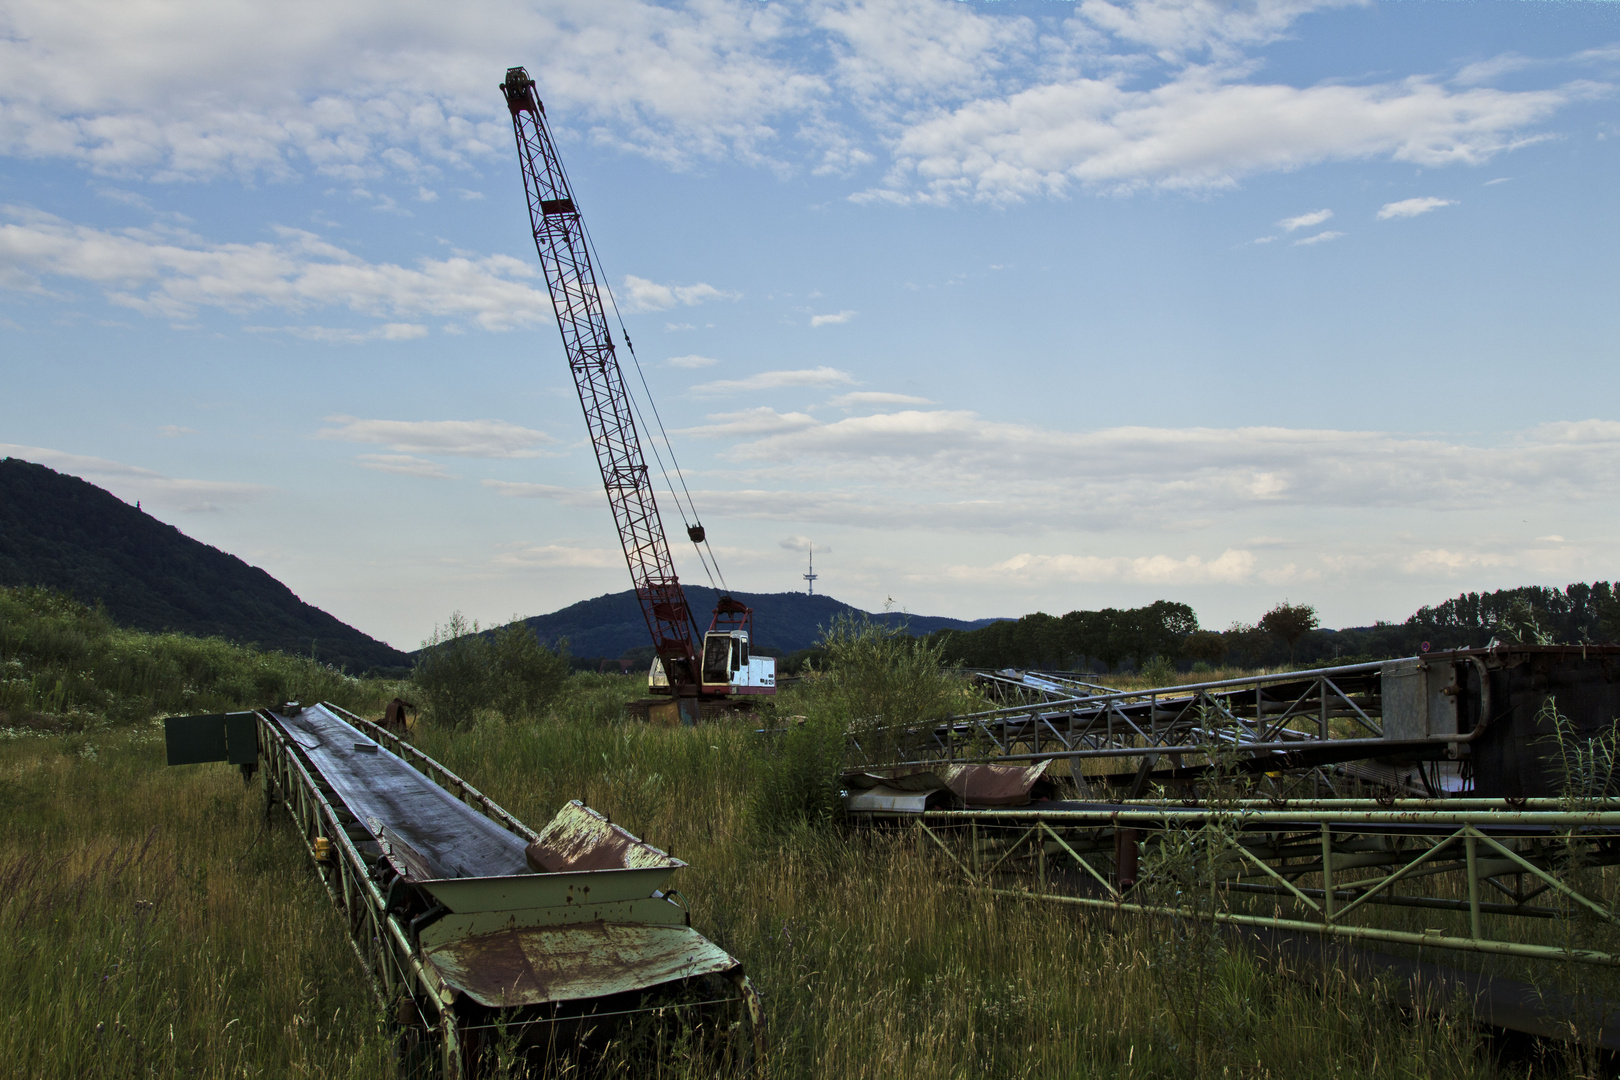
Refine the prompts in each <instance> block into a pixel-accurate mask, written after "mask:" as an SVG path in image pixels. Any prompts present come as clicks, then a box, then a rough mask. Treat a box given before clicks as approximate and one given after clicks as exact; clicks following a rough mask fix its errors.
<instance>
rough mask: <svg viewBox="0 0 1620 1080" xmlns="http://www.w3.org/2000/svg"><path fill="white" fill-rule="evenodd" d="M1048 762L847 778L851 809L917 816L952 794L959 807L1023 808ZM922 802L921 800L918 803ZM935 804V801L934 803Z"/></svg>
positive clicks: (919, 769) (933, 768)
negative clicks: (941, 796) (941, 795)
mask: <svg viewBox="0 0 1620 1080" xmlns="http://www.w3.org/2000/svg"><path fill="white" fill-rule="evenodd" d="M1051 764H1052V763H1051V762H1050V761H1038V762H1035V763H1034V764H1032V765H946V764H943V763H941V764H937V765H932V766H922V767H915V768H907V769H893V770H885V771H884V772H882V773H875V772H850V773H845V774H844V777H843V779H844V785H845V787H846V788H847V789H848V791H849V794H848V795H847V796H846V798H845V800H844V804H845V806H846V807H847V808H849V809H851V810H888V811H896V812H909V813H918V812H921V811H922V809H923V808H924V805H927V806H930V807H932V806H934V805H936V804H937V803H938V801H939V800H938V799H937V798H934V796H936V795H937V794H938V793H939V792H941V791H949V792H950V794H951V796H953V799H952V802H954V803H955V804H956V805H959V806H965V807H977V806H1023V805H1024V804H1025V803H1028V802H1029V801H1030V798H1031V794H1032V792H1033V791H1034V789H1035V785H1036V784H1037V783H1039V782H1040V781H1041V779H1042V778H1043V777H1045V775H1046V770H1047V768H1048V767H1049V766H1050V765H1051ZM919 799H920V801H919ZM930 800H932V801H930Z"/></svg>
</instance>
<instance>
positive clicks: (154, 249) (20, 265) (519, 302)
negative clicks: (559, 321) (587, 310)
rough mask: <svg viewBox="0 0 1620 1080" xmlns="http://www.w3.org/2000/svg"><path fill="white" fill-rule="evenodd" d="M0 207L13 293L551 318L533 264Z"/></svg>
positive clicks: (404, 329)
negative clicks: (41, 278) (363, 252)
mask: <svg viewBox="0 0 1620 1080" xmlns="http://www.w3.org/2000/svg"><path fill="white" fill-rule="evenodd" d="M6 210H7V214H8V216H10V217H11V218H12V219H13V220H12V221H11V222H10V223H7V224H4V225H0V281H3V282H6V283H9V284H10V285H11V287H13V288H29V287H32V288H38V287H40V285H39V282H38V281H37V279H36V278H35V275H45V276H48V277H58V278H65V279H68V280H76V281H83V282H86V283H88V284H91V285H94V286H97V287H99V288H101V289H103V290H104V291H105V293H106V295H107V299H108V300H109V301H111V302H112V303H114V304H118V305H120V306H123V307H128V308H131V309H133V310H136V311H140V312H143V313H145V314H148V315H154V316H160V317H164V318H170V319H189V318H192V317H194V316H195V314H196V311H197V309H198V308H201V307H214V308H221V309H223V310H226V311H232V312H246V311H251V310H255V309H260V308H279V309H282V310H285V311H303V310H306V309H310V308H320V307H344V308H348V309H349V310H351V311H354V312H358V313H359V314H362V315H370V316H375V317H388V316H395V317H398V316H422V315H437V316H446V317H450V318H462V319H468V320H470V321H471V322H473V323H476V324H477V325H479V326H481V327H483V328H484V329H486V330H508V329H512V328H514V327H518V326H530V325H534V324H536V323H541V322H545V321H548V320H550V319H551V318H552V308H551V299H550V297H549V296H548V295H547V294H546V293H545V292H544V291H541V290H537V289H535V288H534V287H533V286H532V285H530V284H528V283H527V281H525V280H523V279H528V278H533V277H534V276H535V271H534V269H533V268H532V267H530V266H529V265H528V264H527V263H523V262H520V261H519V260H517V259H514V258H512V257H510V256H507V255H489V256H484V257H479V258H471V257H467V256H455V257H453V258H449V259H419V260H417V263H416V265H415V267H404V266H400V265H397V264H394V263H370V262H366V261H365V260H363V259H361V258H359V257H358V256H356V255H354V254H352V253H350V252H348V251H345V250H344V249H342V248H340V247H337V246H335V245H333V244H329V243H327V242H326V241H325V240H323V239H321V238H320V237H319V236H317V235H315V234H314V233H310V232H305V231H303V230H301V229H287V228H280V229H277V230H276V232H277V234H278V236H279V239H278V240H277V241H276V242H273V243H272V242H260V243H256V244H235V243H232V244H220V243H210V242H207V241H205V240H202V239H201V238H199V237H196V236H194V235H192V234H190V233H186V232H179V231H174V230H163V231H158V230H154V229H123V230H116V231H113V230H103V229H96V228H91V227H90V226H86V225H73V224H70V223H68V222H65V221H63V220H62V219H60V218H57V217H53V216H51V215H49V214H42V213H39V212H38V211H33V210H29V209H27V208H22V207H8V208H6ZM285 329H287V330H288V331H289V332H298V333H300V334H302V335H304V336H312V337H315V338H316V339H317V340H338V341H346V340H352V339H353V338H351V337H350V335H351V334H359V336H361V337H370V336H375V337H380V338H382V339H384V340H391V341H399V340H406V339H409V338H412V337H419V336H421V334H423V333H425V332H426V331H425V330H424V329H423V328H422V327H420V326H416V325H413V324H407V323H402V322H391V323H389V324H387V325H385V326H383V327H380V328H378V329H376V330H374V331H369V332H355V331H347V330H328V329H325V328H321V327H302V328H297V329H296V330H295V329H294V328H285ZM322 335H326V336H324V337H323V336H322Z"/></svg>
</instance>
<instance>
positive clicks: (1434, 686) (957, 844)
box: [845, 645, 1620, 966]
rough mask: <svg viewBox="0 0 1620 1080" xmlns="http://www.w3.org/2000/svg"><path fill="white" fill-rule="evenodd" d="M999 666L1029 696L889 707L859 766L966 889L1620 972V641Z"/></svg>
mask: <svg viewBox="0 0 1620 1080" xmlns="http://www.w3.org/2000/svg"><path fill="white" fill-rule="evenodd" d="M988 682H989V684H990V685H991V686H992V687H995V688H997V689H998V691H999V692H1001V693H1002V694H1004V695H1006V696H1007V697H1011V698H1013V699H1014V700H1020V703H1019V704H1016V705H1010V706H1008V707H1005V708H1000V709H995V710H991V711H988V712H983V713H977V714H973V715H969V716H958V717H953V718H951V719H949V720H947V721H945V722H943V723H940V724H937V725H927V726H922V727H910V728H903V729H896V728H892V727H884V726H882V725H879V724H874V725H868V726H866V727H865V728H862V729H860V730H858V731H857V732H855V733H854V738H855V741H856V748H857V752H858V753H861V752H864V754H865V756H866V758H867V760H868V761H870V764H867V765H865V766H863V767H862V768H860V769H858V770H855V771H852V772H850V773H848V774H846V776H845V789H846V795H845V805H846V810H847V812H848V814H849V815H850V816H851V817H852V818H853V819H855V820H857V821H866V822H873V823H879V822H881V823H885V824H888V825H890V826H893V825H909V826H911V827H913V828H914V829H915V830H916V831H917V834H918V836H919V839H920V841H921V842H922V843H923V844H924V846H925V847H926V848H927V849H929V850H933V851H935V852H937V853H938V854H939V855H940V856H941V867H942V869H943V870H944V871H945V872H946V873H947V874H950V875H952V876H954V877H956V878H957V880H959V881H961V882H963V883H965V884H969V885H971V886H973V887H975V888H982V889H987V890H989V891H990V892H991V893H992V894H993V895H1003V896H1008V897H1018V898H1024V899H1031V898H1033V899H1041V900H1046V901H1050V902H1053V903H1057V904H1062V905H1067V906H1071V907H1077V908H1087V907H1090V908H1103V909H1108V910H1112V911H1122V912H1131V913H1136V914H1140V915H1145V916H1161V917H1170V918H1176V919H1184V918H1191V919H1195V920H1202V921H1206V922H1215V923H1222V924H1228V925H1232V926H1238V927H1246V928H1251V929H1253V930H1254V932H1261V931H1264V932H1268V933H1277V932H1282V933H1286V934H1292V935H1295V936H1297V935H1299V934H1302V933H1303V934H1308V935H1321V936H1322V937H1326V938H1334V939H1341V940H1354V941H1359V942H1363V943H1366V942H1376V943H1380V945H1381V946H1382V947H1389V946H1411V947H1438V948H1443V949H1452V950H1459V951H1464V952H1472V953H1488V954H1495V955H1499V956H1512V957H1520V958H1528V959H1541V960H1558V961H1571V962H1584V963H1593V964H1601V965H1609V966H1620V925H1617V918H1616V910H1617V902H1620V895H1617V889H1616V877H1615V874H1614V873H1613V871H1611V870H1609V869H1608V868H1610V867H1613V866H1615V865H1616V864H1617V863H1620V797H1617V796H1620V761H1617V760H1616V758H1617V752H1620V738H1617V734H1616V733H1617V730H1620V729H1617V727H1616V719H1617V718H1620V647H1614V646H1591V645H1588V646H1579V645H1577V646H1520V645H1513V646H1498V647H1493V648H1489V649H1469V650H1458V651H1455V652H1447V653H1438V654H1432V655H1427V656H1420V657H1410V658H1406V659H1402V660H1394V661H1388V662H1383V663H1374V664H1355V665H1346V666H1342V667H1336V668H1326V669H1321V670H1314V671H1296V672H1284V673H1279V674H1271V675H1262V676H1255V677H1249V678H1243V679H1229V680H1222V681H1219V682H1208V683H1201V684H1192V685H1184V686H1174V687H1163V688H1155V689H1149V690H1140V691H1119V690H1111V689H1109V688H1106V687H1097V686H1082V685H1080V682H1081V680H1080V679H1078V678H1077V677H1075V676H1073V675H1071V674H1065V673H1037V674H1034V675H1033V677H1032V676H1031V675H1026V674H1022V673H1016V672H1002V673H995V674H993V675H991V676H990V677H989V679H988ZM1076 691H1082V692H1076ZM1004 699H1005V698H1004ZM863 743H864V750H863ZM975 776H976V778H977V784H976V785H975V784H972V783H969V782H967V781H968V778H969V777H975ZM1414 794H1416V795H1418V796H1421V797H1418V798H1411V797H1408V796H1411V795H1414ZM1346 795H1348V796H1352V797H1340V796H1346ZM1322 796H1326V797H1322Z"/></svg>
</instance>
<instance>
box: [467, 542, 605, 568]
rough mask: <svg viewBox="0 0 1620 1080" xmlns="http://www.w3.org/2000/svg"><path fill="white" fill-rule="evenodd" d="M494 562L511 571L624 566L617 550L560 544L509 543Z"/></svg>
mask: <svg viewBox="0 0 1620 1080" xmlns="http://www.w3.org/2000/svg"><path fill="white" fill-rule="evenodd" d="M493 561H494V563H495V565H496V566H498V567H502V568H503V569H511V570H606V569H609V568H613V567H617V568H620V569H622V568H623V567H624V556H623V555H622V554H621V553H620V552H617V551H610V550H608V549H607V548H579V547H567V546H565V545H561V544H510V545H507V546H506V547H505V548H504V550H502V551H501V552H499V553H498V554H497V555H496V556H495V558H494V560H493Z"/></svg>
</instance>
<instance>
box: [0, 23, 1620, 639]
mask: <svg viewBox="0 0 1620 1080" xmlns="http://www.w3.org/2000/svg"><path fill="white" fill-rule="evenodd" d="M519 64H521V65H524V66H526V67H527V68H528V70H529V72H530V74H531V75H532V76H533V78H534V79H535V81H536V83H537V85H538V88H539V93H540V96H541V98H542V99H543V100H544V102H545V105H546V108H547V112H548V116H549V119H550V122H551V125H552V128H553V132H554V134H555V137H556V141H557V143H558V147H559V151H560V153H561V155H562V157H563V160H564V162H565V164H566V167H567V168H568V170H569V173H570V175H571V178H572V180H573V184H574V188H575V195H576V201H577V203H578V205H579V208H580V210H581V212H582V213H583V215H584V217H585V220H586V223H587V225H588V226H589V228H590V230H591V232H592V234H593V236H594V238H595V241H596V246H597V249H598V253H599V255H600V259H601V263H600V265H599V267H598V272H599V275H600V276H601V278H602V279H603V280H605V281H606V282H607V283H608V284H609V285H610V286H611V288H612V293H613V299H614V301H615V302H616V304H617V306H618V309H619V311H620V312H621V313H622V316H623V320H624V324H625V328H626V329H627V330H628V333H629V335H630V337H631V339H632V340H633V342H634V345H635V353H636V360H635V364H639V368H640V370H639V372H638V371H637V370H636V367H635V364H632V362H631V360H630V357H629V356H628V355H627V354H625V355H623V359H624V360H625V362H626V364H627V365H630V370H629V373H628V377H629V378H630V379H631V381H632V382H633V383H634V384H635V385H637V386H638V387H639V385H640V382H639V380H640V378H642V377H645V379H646V384H647V386H648V388H649V389H650V393H651V397H652V399H653V400H654V401H655V402H656V405H657V408H658V410H659V414H660V415H661V416H662V418H663V421H664V426H665V428H666V429H667V430H668V432H669V437H670V440H671V444H672V446H673V448H674V451H675V454H676V455H677V456H678V458H679V462H680V465H681V467H682V469H683V470H684V475H685V479H686V483H687V485H688V486H689V487H690V489H691V490H692V492H693V496H694V501H695V504H696V506H697V509H698V512H699V514H700V515H701V518H702V522H703V524H704V525H705V527H706V528H707V530H708V534H709V538H710V542H711V544H713V546H714V548H715V550H716V551H717V553H718V556H719V560H720V568H721V571H722V572H723V573H724V575H725V584H726V585H728V586H729V587H732V588H735V589H740V590H748V591H760V592H780V591H788V590H794V589H802V588H803V587H804V581H803V580H802V577H801V575H802V574H804V573H805V569H806V555H807V549H808V546H809V545H810V544H814V546H815V569H816V572H817V573H818V574H819V575H820V577H819V580H818V581H817V582H816V586H817V591H818V592H825V593H827V594H829V595H832V596H835V597H837V598H839V599H841V600H844V601H847V602H849V603H852V604H855V605H857V606H860V607H864V608H868V609H874V610H876V609H881V608H884V607H889V608H891V609H893V610H900V611H910V612H915V613H918V614H927V615H951V616H957V617H962V618H980V617H987V616H1008V617H1016V616H1019V615H1022V614H1026V613H1028V612H1032V611H1038V610H1039V611H1047V612H1050V613H1053V614H1061V613H1063V612H1066V611H1069V610H1072V609H1076V608H1099V607H1104V606H1136V605H1139V604H1146V603H1150V602H1152V601H1154V600H1158V599H1171V600H1179V601H1183V602H1186V603H1189V604H1191V605H1192V606H1193V608H1194V609H1195V610H1196V611H1197V613H1198V616H1199V619H1200V621H1201V623H1202V624H1203V625H1204V626H1206V627H1214V628H1221V627H1224V626H1226V625H1227V624H1229V623H1230V622H1232V621H1244V622H1253V621H1254V620H1255V619H1257V618H1258V617H1259V615H1260V614H1262V613H1263V612H1264V611H1265V610H1267V609H1268V608H1270V607H1271V606H1273V605H1274V604H1276V603H1278V602H1280V601H1282V600H1285V599H1286V600H1289V601H1291V602H1294V603H1309V604H1312V605H1314V606H1315V607H1316V608H1317V610H1318V611H1319V612H1320V614H1321V617H1322V620H1323V623H1324V625H1327V626H1352V625H1364V624H1367V623H1370V622H1372V621H1374V620H1376V619H1390V620H1397V621H1398V620H1400V619H1404V618H1405V617H1406V616H1408V615H1410V614H1411V613H1412V612H1413V611H1414V610H1415V609H1416V608H1417V607H1419V606H1421V605H1423V604H1430V603H1437V602H1439V601H1441V600H1444V599H1446V598H1447V597H1450V596H1453V595H1456V594H1457V593H1459V592H1462V591H1466V590H1479V589H1493V588H1504V587H1511V586H1516V585H1523V584H1543V585H1563V584H1565V583H1567V582H1571V581H1581V580H1599V579H1605V580H1606V579H1611V578H1614V577H1616V576H1620V565H1617V556H1620V540H1617V538H1616V537H1617V530H1616V525H1617V514H1616V509H1615V508H1616V495H1617V494H1620V407H1617V402H1620V395H1617V390H1620V363H1617V362H1616V361H1617V360H1620V355H1617V351H1620V350H1617V341H1620V333H1617V331H1620V303H1617V299H1616V298H1617V296H1620V201H1617V190H1620V185H1617V182H1616V181H1617V179H1620V123H1617V121H1620V111H1617V105H1620V99H1617V89H1620V0H1580V2H1556V0H1553V2H1519V0H1512V2H1502V0H1475V2H1469V3H1460V2H1412V0H1407V2H1397V3H1385V2H1358V0H1320V2H1318V0H1246V2H1237V3H1222V2H1212V0H1136V2H1132V0H1078V2H1057V0H1003V2H996V3H960V2H953V0H887V2H883V3H861V2H857V0H809V2H802V3H801V2H789V0H693V2H690V3H679V2H669V3H663V4H654V3H637V2H629V0H528V2H521V0H487V2H481V3H478V4H474V5H446V4H442V3H429V2H414V0H388V2H387V3H383V2H380V0H352V2H346V3H344V4H330V3H317V2H313V0H283V2H281V3H277V4H273V5H272V4H265V3H251V2H242V0H209V2H207V3H203V2H200V0H153V2H150V3H143V4H112V3H105V2H102V3H91V2H82V0H81V2H74V0H51V2H45V0H5V2H4V3H3V4H0V454H9V455H11V456H15V457H21V458H25V459H27V460H30V461H36V462H40V463H42V464H45V465H48V466H50V467H52V468H54V469H58V470H60V471H63V472H67V473H72V474H74V475H77V476H82V477H84V478H85V479H87V480H89V481H91V482H93V483H96V484H98V485H101V486H103V487H105V488H107V489H108V490H110V491H112V492H114V493H115V494H117V495H118V496H119V497H121V498H123V499H126V500H127V501H130V502H135V501H137V500H138V501H140V503H141V506H142V508H143V509H144V510H146V511H148V512H149V513H151V514H152V515H154V516H156V517H158V518H160V519H161V520H163V521H166V522H169V523H171V524H173V525H175V526H176V527H178V528H179V529H180V530H181V531H183V532H185V533H186V534H187V535H190V536H193V537H195V538H197V539H199V540H202V541H204V542H206V543H209V544H213V545H215V546H217V547H219V548H221V549H223V550H225V551H228V552H231V553H233V554H235V555H238V556H240V557H241V558H243V559H245V560H247V561H248V562H249V563H252V564H253V565H255V566H260V567H263V568H264V569H265V570H267V571H268V572H270V573H271V574H273V575H274V576H276V577H277V578H279V579H280V580H282V581H283V582H285V583H286V584H287V585H288V586H289V587H291V588H292V589H293V591H294V592H296V593H298V594H299V595H300V596H301V597H302V598H303V599H305V600H307V601H308V602H310V603H313V604H316V605H318V606H320V607H322V608H325V609H326V610H328V611H330V612H332V613H333V614H334V615H336V616H338V617H339V618H341V619H343V620H344V621H346V622H349V623H351V624H353V625H355V626H357V627H359V628H360V629H362V630H364V631H366V632H367V633H369V634H372V635H373V636H375V637H378V638H381V639H383V640H385V641H388V642H390V643H392V644H394V645H396V646H399V647H402V648H414V647H416V646H417V645H418V644H419V643H420V642H421V641H422V640H423V639H424V638H426V637H427V636H428V635H429V633H430V632H431V631H432V629H433V627H434V626H435V625H436V624H441V623H443V622H444V621H445V620H446V618H447V617H448V616H449V614H450V613H451V612H452V611H456V610H459V611H462V612H463V613H465V614H466V615H467V616H468V617H469V618H476V619H478V620H480V621H481V622H483V623H486V624H488V623H498V622H503V621H505V620H506V619H508V618H510V617H511V616H513V615H518V616H527V615H534V614H540V613H543V612H547V611H551V610H554V609H556V608H559V607H562V606H564V605H566V604H569V603H573V602H575V601H578V600H581V599H585V598H588V597H592V596H597V595H601V594H602V593H606V592H616V591H619V590H622V589H625V588H628V586H629V577H628V573H627V571H626V569H625V566H624V562H623V557H622V554H621V552H620V549H619V546H618V542H617V538H616V536H615V534H614V532H613V526H612V519H611V517H610V515H609V513H608V508H607V505H606V500H605V497H604V496H603V493H602V488H601V480H600V477H599V475H598V473H597V469H596V464H595V460H594V457H593V455H592V452H591V448H590V446H589V445H588V443H586V442H585V441H584V435H585V426H584V421H583V417H582V415H581V412H580V406H579V402H578V399H577V397H576V396H575V394H574V390H573V387H572V384H571V382H570V379H569V374H568V369H567V366H566V363H565V360H564V357H563V354H562V348H561V343H560V339H559V337H558V334H557V331H556V324H555V320H554V318H553V315H552V312H551V307H550V303H549V300H548V298H547V296H546V294H545V285H544V281H543V280H542V279H541V278H540V276H539V265H538V261H537V259H536V256H535V251H534V246H533V241H532V238H531V236H530V233H529V227H528V222H527V217H526V212H525V208H524V201H523V189H522V180H521V176H520V174H519V172H518V166H517V159H516V153H515V150H514V145H513V138H512V133H511V125H510V122H509V118H508V116H507V113H506V111H505V108H504V101H503V98H502V95H501V93H500V91H499V89H498V88H497V87H498V84H499V83H500V82H501V80H502V78H503V76H504V73H505V70H506V69H507V68H508V67H510V66H514V65H519ZM663 505H664V509H665V513H666V515H667V517H668V520H667V522H666V524H667V525H668V527H669V528H670V530H671V532H672V534H673V535H674V536H683V535H684V532H683V530H682V529H681V528H680V526H681V522H680V520H679V519H678V517H677V516H676V515H675V508H674V506H673V505H671V504H670V502H669V500H667V499H666V500H665V501H664V504H663ZM0 512H3V508H0ZM675 550H676V558H677V565H678V567H679V568H680V571H681V573H682V575H683V577H684V578H685V579H687V580H691V581H695V582H698V583H702V584H707V579H706V578H705V576H704V570H703V568H702V567H701V566H700V565H699V564H698V562H697V560H696V559H695V558H694V557H693V556H692V555H691V547H690V545H687V544H685V543H684V542H683V543H680V544H678V545H677V546H676V549H675ZM759 632H760V633H761V635H762V636H764V637H766V638H767V639H768V636H769V635H768V630H767V628H763V627H762V628H759Z"/></svg>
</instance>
